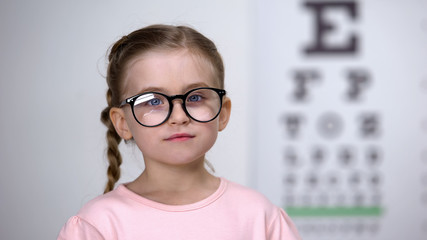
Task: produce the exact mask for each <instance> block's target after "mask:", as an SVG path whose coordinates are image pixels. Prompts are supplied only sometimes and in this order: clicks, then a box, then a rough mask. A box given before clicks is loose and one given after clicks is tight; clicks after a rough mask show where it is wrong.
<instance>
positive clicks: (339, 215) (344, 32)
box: [251, 0, 427, 240]
mask: <svg viewBox="0 0 427 240" xmlns="http://www.w3.org/2000/svg"><path fill="white" fill-rule="evenodd" d="M256 13H257V21H256V36H257V37H256V39H255V42H256V49H257V50H256V51H257V53H256V55H255V59H256V60H255V62H256V74H255V76H256V77H255V86H256V87H255V88H254V90H253V92H252V96H253V97H252V99H251V101H252V102H251V103H252V104H253V105H254V109H253V116H254V119H255V120H254V124H255V126H256V128H255V132H254V137H253V139H254V143H253V146H254V154H253V156H254V158H253V172H254V176H255V177H254V180H253V181H254V185H255V187H256V188H257V189H258V190H259V191H261V192H263V193H264V194H265V195H267V196H268V197H269V198H270V199H271V200H272V201H273V202H274V203H275V204H277V205H279V206H281V207H283V208H284V209H285V210H286V211H287V213H288V214H289V215H290V216H291V218H292V219H293V220H294V222H295V224H296V225H297V228H298V229H299V231H300V233H301V235H302V237H303V239H305V240H310V239H313V240H314V239H316V240H319V239H320V240H321V239H328V240H331V239H337V240H338V239H339V240H342V239H360V240H363V239H375V240H376V239H378V240H389V239H419V240H422V239H427V1H421V0H409V1H403V0H392V1H384V0H370V1H367V0H366V1H360V0H359V1H356V0H353V1H349V0H347V1H339V0H335V1H321V0H304V1H303V0H293V1H268V2H266V1H259V2H258V5H257V6H256Z"/></svg>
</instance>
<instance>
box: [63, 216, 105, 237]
mask: <svg viewBox="0 0 427 240" xmlns="http://www.w3.org/2000/svg"><path fill="white" fill-rule="evenodd" d="M71 239H72V240H86V239H87V240H101V239H102V240H104V237H103V236H102V235H101V233H100V232H99V231H98V230H97V229H96V228H95V227H94V226H92V225H91V224H90V223H88V222H86V221H85V220H83V219H82V218H80V217H78V216H74V217H71V218H70V219H69V220H68V221H67V223H66V224H65V225H64V226H63V227H62V229H61V231H60V232H59V235H58V238H57V240H71Z"/></svg>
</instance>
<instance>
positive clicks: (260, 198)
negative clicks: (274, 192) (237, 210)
mask: <svg viewBox="0 0 427 240" xmlns="http://www.w3.org/2000/svg"><path fill="white" fill-rule="evenodd" d="M226 181H227V180H226ZM224 197H225V198H227V200H228V201H229V202H231V203H235V204H238V205H239V206H242V207H251V208H253V209H264V210H265V211H269V212H270V211H272V212H276V211H277V208H278V207H277V206H276V205H274V204H273V203H272V202H271V201H270V200H269V199H268V198H267V197H266V196H264V195H263V194H262V193H260V192H258V191H256V190H254V189H252V188H249V187H246V186H243V185H241V184H238V183H235V182H231V181H227V190H226V194H225V196H224Z"/></svg>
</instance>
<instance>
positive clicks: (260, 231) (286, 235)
mask: <svg viewBox="0 0 427 240" xmlns="http://www.w3.org/2000/svg"><path fill="white" fill-rule="evenodd" d="M58 239H91V240H95V239H125V240H133V239H138V240H143V239H147V240H160V239H167V240H171V239H173V240H181V239H182V240H184V239H185V240H264V239H265V240H267V239H268V240H285V239H286V240H294V239H300V237H299V235H298V232H297V230H296V228H295V226H294V224H293V223H292V221H291V219H290V218H289V217H288V215H287V214H286V213H285V212H284V211H283V210H282V209H280V208H278V207H276V206H275V205H273V204H272V203H270V201H268V200H267V199H266V198H265V197H264V196H263V195H261V194H259V193H257V192H255V191H254V190H251V189H249V188H246V187H243V186H241V185H238V184H236V183H232V182H229V181H227V180H225V179H223V178H222V179H221V184H220V186H219V188H218V189H217V190H216V192H215V193H213V194H212V195H211V196H209V197H208V198H206V199H204V200H202V201H200V202H196V203H193V204H189V205H179V206H172V205H165V204H161V203H158V202H154V201H151V200H148V199H146V198H143V197H141V196H139V195H137V194H135V193H134V192H132V191H130V190H129V189H127V188H126V187H125V186H124V185H119V186H118V187H117V188H116V189H115V190H114V191H112V192H109V193H107V194H104V195H102V196H99V197H97V198H95V199H93V200H92V201H90V202H89V203H87V204H86V205H85V206H84V207H83V208H82V209H81V210H80V212H79V213H78V214H77V216H73V217H71V218H70V219H69V220H68V222H67V223H66V224H65V225H64V227H63V228H62V230H61V232H60V233H59V236H58Z"/></svg>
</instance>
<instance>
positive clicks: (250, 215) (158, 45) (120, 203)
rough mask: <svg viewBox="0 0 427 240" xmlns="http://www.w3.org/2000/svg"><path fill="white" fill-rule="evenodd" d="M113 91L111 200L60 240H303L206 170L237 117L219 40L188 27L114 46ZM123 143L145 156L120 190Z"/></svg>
mask: <svg viewBox="0 0 427 240" xmlns="http://www.w3.org/2000/svg"><path fill="white" fill-rule="evenodd" d="M107 83H108V86H109V89H108V91H107V102H108V107H106V108H105V109H104V111H103V112H102V114H101V119H102V122H103V123H104V124H105V125H106V126H107V127H108V131H107V141H108V152H107V153H108V159H109V163H110V166H109V168H108V183H107V186H106V188H105V194H104V195H102V196H99V197H98V198H95V199H94V200H92V201H90V202H89V203H87V204H86V205H85V206H84V207H83V208H82V209H81V210H80V212H79V213H78V214H77V215H76V216H74V217H71V218H70V219H69V220H68V222H67V223H66V224H65V226H64V227H63V228H62V230H61V232H60V234H59V236H58V239H91V240H93V239H126V240H130V239H149V240H157V239H167V240H172V239H173V240H176V239H185V240H202V239H203V240H209V239H212V240H263V239H270V240H279V239H289V240H292V239H299V236H298V233H297V231H296V229H295V227H294V225H293V223H292V222H291V220H290V219H289V217H288V216H287V215H286V213H285V212H284V211H283V210H282V209H280V208H278V207H276V206H274V205H272V204H271V203H270V202H269V201H268V200H267V199H266V198H265V197H263V196H262V195H260V194H259V193H257V192H255V191H253V190H250V189H248V188H245V187H243V186H240V185H238V184H235V183H232V182H229V181H227V180H226V179H224V178H218V177H215V176H213V175H212V174H210V173H209V172H208V171H207V170H206V169H205V167H204V164H205V154H206V152H207V151H208V150H209V149H210V148H211V147H212V146H213V144H214V143H215V140H216V138H217V135H218V132H219V131H222V130H223V129H224V128H225V127H226V126H227V123H228V120H229V117H230V111H231V101H230V99H229V98H228V97H227V96H226V91H225V90H224V67H223V62H222V59H221V56H220V54H219V53H218V51H217V49H216V47H215V45H214V43H213V42H211V41H210V40H209V39H207V38H206V37H205V36H203V35H201V34H200V33H198V32H197V31H195V30H193V29H191V28H188V27H184V26H178V27H175V26H165V25H153V26H149V27H145V28H142V29H140V30H137V31H134V32H132V33H130V34H129V35H127V36H124V37H122V38H121V39H120V40H119V41H117V42H116V43H115V44H114V45H113V47H112V48H111V52H110V54H109V65H108V72H107ZM122 139H124V140H125V141H129V140H132V141H133V142H134V143H135V144H136V145H137V146H138V148H139V149H140V150H141V152H142V155H143V157H144V162H145V170H144V171H143V172H142V174H141V175H140V176H139V177H138V178H137V179H135V180H134V181H133V182H130V183H127V184H122V185H119V186H118V187H117V188H116V189H115V190H113V189H114V185H115V183H116V182H117V181H118V179H119V178H120V170H119V167H120V164H121V162H122V159H121V156H120V152H119V150H118V145H119V143H120V142H121V140H122Z"/></svg>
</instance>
